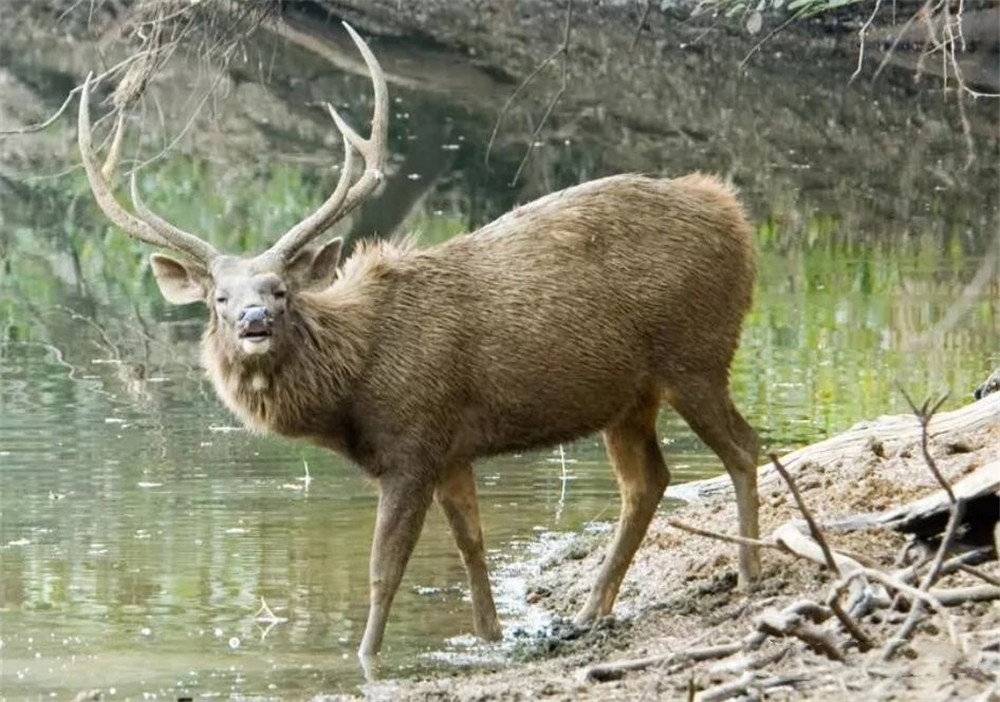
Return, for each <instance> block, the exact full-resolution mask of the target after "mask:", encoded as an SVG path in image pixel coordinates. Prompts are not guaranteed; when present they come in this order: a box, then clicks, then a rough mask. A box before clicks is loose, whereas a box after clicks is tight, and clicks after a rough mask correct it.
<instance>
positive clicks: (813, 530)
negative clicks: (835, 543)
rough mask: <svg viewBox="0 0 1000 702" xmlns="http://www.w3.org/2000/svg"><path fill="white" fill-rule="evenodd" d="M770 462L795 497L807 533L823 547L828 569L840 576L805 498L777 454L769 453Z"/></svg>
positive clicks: (831, 553) (838, 568)
mask: <svg viewBox="0 0 1000 702" xmlns="http://www.w3.org/2000/svg"><path fill="white" fill-rule="evenodd" d="M770 458H771V463H773V464H774V468H775V470H777V471H778V473H780V474H781V477H782V478H784V479H785V482H786V483H788V489H789V490H791V491H792V497H794V498H795V503H796V504H797V505H798V506H799V511H800V512H802V516H803V517H804V518H805V520H806V523H807V524H808V525H809V533H810V535H812V537H813V539H814V540H815V541H816V543H818V544H819V547H820V548H821V549H823V558H825V559H826V567H827V568H829V569H830V571H831V572H833V573H836V575H837V577H840V575H841V572H840V567H839V566H838V565H837V561H836V560H834V558H833V551H831V550H830V545H829V544H827V543H826V538H824V536H823V532H822V531H820V528H819V525H818V524H817V523H816V520H815V519H813V515H812V512H810V511H809V507H808V506H806V503H805V500H803V499H802V494H801V493H800V492H799V488H798V486H797V485H796V484H795V481H794V480H793V479H792V476H791V475H789V473H788V471H787V470H785V467H784V466H783V465H781V461H779V460H778V454H776V453H772V454H770Z"/></svg>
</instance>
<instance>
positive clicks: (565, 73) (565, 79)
mask: <svg viewBox="0 0 1000 702" xmlns="http://www.w3.org/2000/svg"><path fill="white" fill-rule="evenodd" d="M572 19H573V0H568V1H567V4H566V26H565V27H564V29H563V43H562V46H560V47H559V52H560V53H561V54H562V61H563V63H562V82H561V84H560V85H559V90H557V91H556V93H555V95H553V96H552V99H551V100H549V104H548V105H547V106H546V107H545V112H544V113H543V114H542V118H541V119H540V120H538V124H537V125H536V127H535V130H534V132H532V134H531V138H530V139H529V141H528V147H527V148H526V149H525V150H524V156H523V157H522V158H521V162H520V163H519V164H517V170H516V171H514V177H513V178H511V179H510V185H511V186H513V185H514V184H516V183H517V179H518V178H520V177H521V172H522V171H523V170H524V166H525V164H527V163H528V158H529V157H530V156H531V153H532V152H533V151H534V150H535V143H536V142H537V140H538V137H539V135H540V134H541V133H542V128H543V127H544V126H545V123H546V122H548V121H549V116H550V115H551V114H552V110H554V109H555V106H556V103H558V102H559V100H560V99H561V98H562V96H563V95H564V94H565V93H566V86H567V85H568V84H569V32H570V29H571V28H572V26H573V25H572Z"/></svg>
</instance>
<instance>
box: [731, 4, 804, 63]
mask: <svg viewBox="0 0 1000 702" xmlns="http://www.w3.org/2000/svg"><path fill="white" fill-rule="evenodd" d="M804 14H805V10H804V9H803V10H799V11H798V12H796V13H795V14H794V15H792V16H791V17H789V18H788V19H787V20H785V21H784V22H782V23H781V24H779V25H778V26H777V27H775V28H774V29H772V30H771V31H770V32H768V33H767V34H766V35H764V38H763V39H761V40H760V41H759V42H757V43H756V44H755V45H754V46H753V48H752V49H750V51H748V52H747V55H746V56H744V57H743V60H742V61H740V64H739V66H740V70H743V69H744V68H746V65H747V62H749V61H750V59H751V58H752V57H753V55H754V54H756V53H757V52H758V51H760V49H761V47H762V46H764V44H766V43H767V42H768V41H770V40H771V38H772V37H773V36H774V35H775V34H777V33H778V32H780V31H782V30H783V29H785V28H786V27H788V25H790V24H791V23H792V22H794V21H795V20H797V19H799V18H800V17H802V15H804Z"/></svg>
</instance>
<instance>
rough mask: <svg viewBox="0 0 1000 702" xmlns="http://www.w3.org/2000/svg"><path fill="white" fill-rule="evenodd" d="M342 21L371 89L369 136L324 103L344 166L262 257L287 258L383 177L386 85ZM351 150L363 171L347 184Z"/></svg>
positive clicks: (358, 39)
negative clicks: (319, 200) (314, 205)
mask: <svg viewBox="0 0 1000 702" xmlns="http://www.w3.org/2000/svg"><path fill="white" fill-rule="evenodd" d="M343 24H344V28H345V29H346V30H347V33H348V34H350V35H351V39H353V40H354V43H355V45H357V47H358V50H359V51H360V52H361V56H362V57H363V58H364V60H365V65H366V66H367V67H368V72H369V74H371V78H372V84H373V86H374V89H375V108H374V111H373V114H372V131H371V136H370V137H369V138H367V139H364V138H362V137H361V136H360V135H359V134H358V133H357V132H355V131H354V130H353V129H352V128H351V127H350V125H348V124H347V122H345V121H344V120H343V118H342V117H341V116H340V115H339V114H338V113H337V110H335V109H334V107H333V105H330V104H329V103H327V105H326V107H327V109H328V110H329V111H330V116H331V117H332V118H333V122H334V124H336V125H337V129H338V130H340V133H341V135H342V136H343V138H344V165H343V167H342V169H341V173H340V180H339V181H338V182H337V187H336V188H335V189H334V191H333V194H332V195H330V197H329V198H327V200H326V202H324V203H323V204H322V205H320V207H319V209H318V210H316V211H315V212H313V213H312V214H311V215H309V216H308V217H306V218H305V219H303V220H302V221H301V222H299V223H298V224H296V225H295V226H294V227H292V228H291V229H289V230H288V231H287V232H285V234H283V235H282V237H281V238H280V239H279V240H278V241H277V242H275V244H274V245H273V246H272V247H271V248H270V249H268V251H267V252H266V253H265V254H263V256H277V257H278V258H279V259H280V260H282V261H288V260H290V259H291V258H292V257H293V256H294V255H295V254H296V253H297V252H298V251H299V250H301V249H302V247H303V246H305V245H306V244H308V243H309V242H310V241H312V240H313V239H314V238H316V237H317V236H319V235H320V234H322V233H323V232H324V231H326V230H327V229H329V228H330V226H331V225H333V224H334V223H335V222H337V221H338V220H340V219H343V218H344V217H345V216H347V214H348V213H350V212H351V211H352V210H353V209H354V208H355V207H357V206H358V205H360V204H361V202H362V201H363V200H364V199H365V198H366V197H368V196H369V195H370V194H371V193H372V191H373V190H375V188H376V187H377V186H378V184H379V183H380V182H381V181H382V178H383V177H384V174H383V169H384V168H385V161H386V157H387V153H386V145H387V142H388V131H389V89H388V88H387V87H386V84H385V75H384V74H383V73H382V67H381V66H379V63H378V60H377V59H376V58H375V54H373V53H372V51H371V49H369V48H368V45H367V44H366V43H365V41H364V40H363V39H362V38H361V37H360V36H359V35H358V33H357V32H355V31H354V28H353V27H351V25H349V24H347V22H344V23H343ZM355 150H356V151H357V152H358V153H359V154H361V157H362V158H363V159H364V162H365V171H364V173H363V174H362V176H361V178H359V179H358V181H357V182H356V183H354V184H353V185H351V184H350V183H351V178H352V176H353V173H352V171H353V170H354V168H353V166H354V159H353V156H354V151H355Z"/></svg>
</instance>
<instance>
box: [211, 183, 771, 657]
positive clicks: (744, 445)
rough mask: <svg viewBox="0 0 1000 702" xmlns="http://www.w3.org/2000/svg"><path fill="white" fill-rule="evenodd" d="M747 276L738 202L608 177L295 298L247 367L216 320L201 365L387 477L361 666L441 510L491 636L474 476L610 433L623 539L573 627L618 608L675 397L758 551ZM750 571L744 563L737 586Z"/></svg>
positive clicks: (374, 259)
mask: <svg viewBox="0 0 1000 702" xmlns="http://www.w3.org/2000/svg"><path fill="white" fill-rule="evenodd" d="M279 275H280V272H279ZM754 277H755V265H754V254H753V247H752V241H751V236H750V228H749V226H748V224H747V221H746V219H745V217H744V215H743V212H742V209H741V207H740V205H739V203H738V202H737V201H736V199H735V198H734V196H733V194H732V192H731V191H730V190H729V189H728V188H727V187H726V186H725V185H723V184H722V183H720V182H719V181H718V180H716V179H714V178H711V177H708V176H702V175H691V176H687V177H684V178H679V179H675V180H661V179H652V178H646V177H641V176H634V175H625V176H615V177H611V178H604V179H601V180H596V181H592V182H588V183H585V184H583V185H579V186H576V187H573V188H569V189H567V190H563V191H561V192H558V193H554V194H552V195H549V196H547V197H544V198H542V199H540V200H538V201H536V202H533V203H530V204H528V205H525V206H523V207H520V208H518V209H517V210H514V211H513V212H510V213H508V214H507V215H505V216H503V217H501V218H500V219H498V220H497V221H495V222H493V223H491V224H489V225H487V226H485V227H483V228H482V229H480V230H479V231H477V232H475V233H472V234H469V235H467V236H463V237H459V238H456V239H453V240H451V241H448V242H446V243H444V244H441V245H439V246H435V247H433V248H430V249H427V250H419V249H417V248H415V247H414V246H413V245H412V243H410V242H398V243H389V242H380V243H375V244H368V245H366V246H363V247H362V248H361V249H360V250H358V251H357V252H356V253H355V254H354V255H353V256H352V257H351V258H350V259H349V260H347V261H346V262H345V263H344V264H343V265H342V267H341V269H340V272H339V276H338V277H337V279H336V280H335V281H334V282H333V284H332V285H330V286H329V287H327V288H325V289H320V290H315V291H309V290H298V291H297V290H294V289H292V290H290V291H289V298H288V305H287V313H286V316H287V322H286V324H285V325H284V326H283V327H282V330H281V333H280V334H276V338H275V342H274V343H275V346H274V347H273V348H272V350H271V351H270V352H269V353H267V354H263V355H255V356H244V355H243V354H241V352H240V350H239V347H238V344H237V343H236V342H235V341H234V340H233V336H232V334H229V333H227V329H226V328H225V324H224V323H223V321H221V320H220V319H219V318H218V316H217V315H215V314H213V318H212V322H211V324H210V326H209V328H208V330H207V333H206V335H205V339H204V361H205V364H206V366H207V368H208V371H209V374H210V376H211V378H212V380H213V382H214V384H215V387H216V389H217V391H218V393H219V395H220V397H221V398H222V399H223V400H224V401H225V402H226V404H227V405H228V406H229V407H230V408H231V409H232V410H233V411H234V412H235V413H236V414H238V415H239V416H240V417H241V418H242V419H243V420H244V421H245V422H246V424H247V425H248V426H250V427H252V428H253V429H255V430H257V431H272V432H275V433H278V434H283V435H286V436H292V437H300V438H304V439H307V440H309V441H312V442H314V443H316V444H319V445H321V446H326V447H328V448H331V449H334V450H336V451H339V452H341V453H343V454H345V455H346V456H348V457H349V458H351V459H352V460H353V461H355V462H356V463H358V464H359V465H360V466H361V467H362V468H363V469H364V470H365V471H366V472H368V474H370V475H371V476H373V477H374V478H376V479H378V482H379V485H380V490H381V497H380V506H379V524H378V525H377V526H376V536H375V544H374V546H373V556H372V612H371V614H370V618H369V624H368V629H367V630H366V634H365V640H364V642H363V644H362V652H364V653H374V652H376V651H377V650H378V648H379V644H380V642H381V638H382V630H383V629H384V625H385V615H386V614H387V612H388V607H389V604H390V603H391V600H392V596H393V594H394V593H395V589H396V587H397V586H398V581H399V578H400V577H401V576H402V571H403V569H404V568H405V564H406V560H407V559H408V557H409V552H410V550H411V549H412V546H413V543H415V541H416V538H417V535H418V534H419V531H420V528H421V525H422V521H423V515H424V512H425V511H426V508H427V506H428V505H429V504H430V501H431V499H432V497H433V496H434V493H435V491H437V500H438V502H439V503H441V505H442V507H444V508H445V511H446V514H448V516H449V523H450V524H451V526H452V528H453V530H454V531H455V535H456V539H457V540H458V543H459V547H460V549H461V550H462V553H463V557H465V560H466V565H467V566H468V567H469V573H470V579H471V582H472V583H473V590H474V599H475V602H474V608H475V610H476V629H477V632H478V633H480V634H481V635H483V636H486V637H489V638H495V637H496V636H498V635H499V626H498V625H497V624H496V615H495V612H494V611H493V602H492V598H491V596H490V594H489V586H488V581H485V564H484V561H483V556H482V535H481V531H480V528H479V521H478V512H476V510H475V492H474V484H473V483H472V480H471V465H472V463H473V461H474V460H475V459H477V458H479V457H482V456H488V455H492V454H497V453H502V452H507V451H515V450H518V451H519V450H525V449H531V448H536V447H543V446H550V445H553V444H556V443H559V442H565V441H570V440H573V439H576V438H579V437H582V436H585V435H587V434H590V433H592V432H595V431H598V430H604V431H605V440H606V443H607V444H608V448H609V455H610V456H611V459H612V462H613V464H614V466H615V469H616V471H617V473H618V476H619V480H620V482H621V485H622V491H623V511H622V523H621V525H620V527H619V534H618V535H617V536H616V539H615V542H614V543H613V544H612V547H611V551H610V552H609V557H608V558H607V559H606V562H605V565H604V569H603V570H602V573H601V574H599V576H598V582H597V584H596V585H595V588H594V592H593V594H592V596H591V601H590V602H589V603H588V605H587V606H586V607H585V608H584V611H583V612H581V615H580V621H581V622H586V621H589V620H591V619H593V618H594V617H596V616H600V615H603V614H607V613H608V612H609V611H610V609H611V606H612V604H613V602H614V599H615V595H616V593H617V589H618V585H619V584H620V582H621V578H622V577H623V576H624V573H625V570H626V569H627V567H628V563H629V562H630V561H631V558H632V555H633V554H634V552H635V549H636V548H637V547H638V545H639V542H640V541H641V539H642V537H643V535H644V533H645V530H646V526H647V524H648V522H649V519H650V518H651V516H652V514H653V512H654V511H655V509H656V505H657V504H658V502H659V500H660V497H661V496H662V494H663V490H664V489H665V488H666V484H667V482H668V480H669V474H668V473H667V470H666V466H665V465H663V460H662V456H661V455H660V452H659V448H658V445H657V439H656V435H655V417H656V413H657V410H658V406H659V402H660V398H662V397H665V398H666V399H667V400H668V401H669V402H670V403H671V404H673V405H674V407H675V408H676V409H677V410H678V411H679V412H680V414H681V415H682V416H684V418H685V419H686V420H687V421H688V423H689V424H691V425H692V428H693V429H694V430H695V431H696V432H697V433H698V434H699V435H700V436H702V438H704V439H705V440H706V442H708V443H709V445H710V446H712V448H713V449H715V450H716V452H717V453H718V454H719V455H720V457H721V458H722V459H723V462H724V463H725V465H726V468H727V469H728V470H729V471H730V473H731V474H732V475H733V478H734V481H736V486H737V493H738V502H739V506H740V517H741V533H744V534H745V535H747V536H755V535H756V488H755V479H754V477H753V469H754V465H755V459H756V452H757V439H756V435H755V434H754V433H753V431H752V430H751V429H750V428H749V426H747V425H746V423H745V422H744V421H743V418H742V417H741V416H740V415H739V413H738V412H737V411H736V410H735V408H734V407H733V405H732V403H731V401H730V399H729V392H728V372H729V366H730V362H731V361H732V358H733V354H734V352H735V350H736V348H737V345H738V343H739V338H740V331H741V325H742V321H743V318H744V316H745V314H746V312H747V310H748V308H749V307H750V304H751V296H752V289H753V284H754ZM210 307H211V305H210ZM279 336H280V338H278V337H279ZM470 486H471V487H470ZM470 491H471V493H470ZM470 494H471V497H470ZM751 503H752V504H751ZM470 505H471V507H470ZM470 510H471V511H470ZM473 512H475V514H473ZM463 515H464V516H463ZM756 568H757V566H756V560H755V555H754V554H752V553H751V552H750V551H749V550H747V549H744V552H743V553H741V579H742V580H744V581H746V580H749V579H752V578H753V577H754V576H755V575H756ZM484 581H485V586H484ZM484 587H485V590H484Z"/></svg>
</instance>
